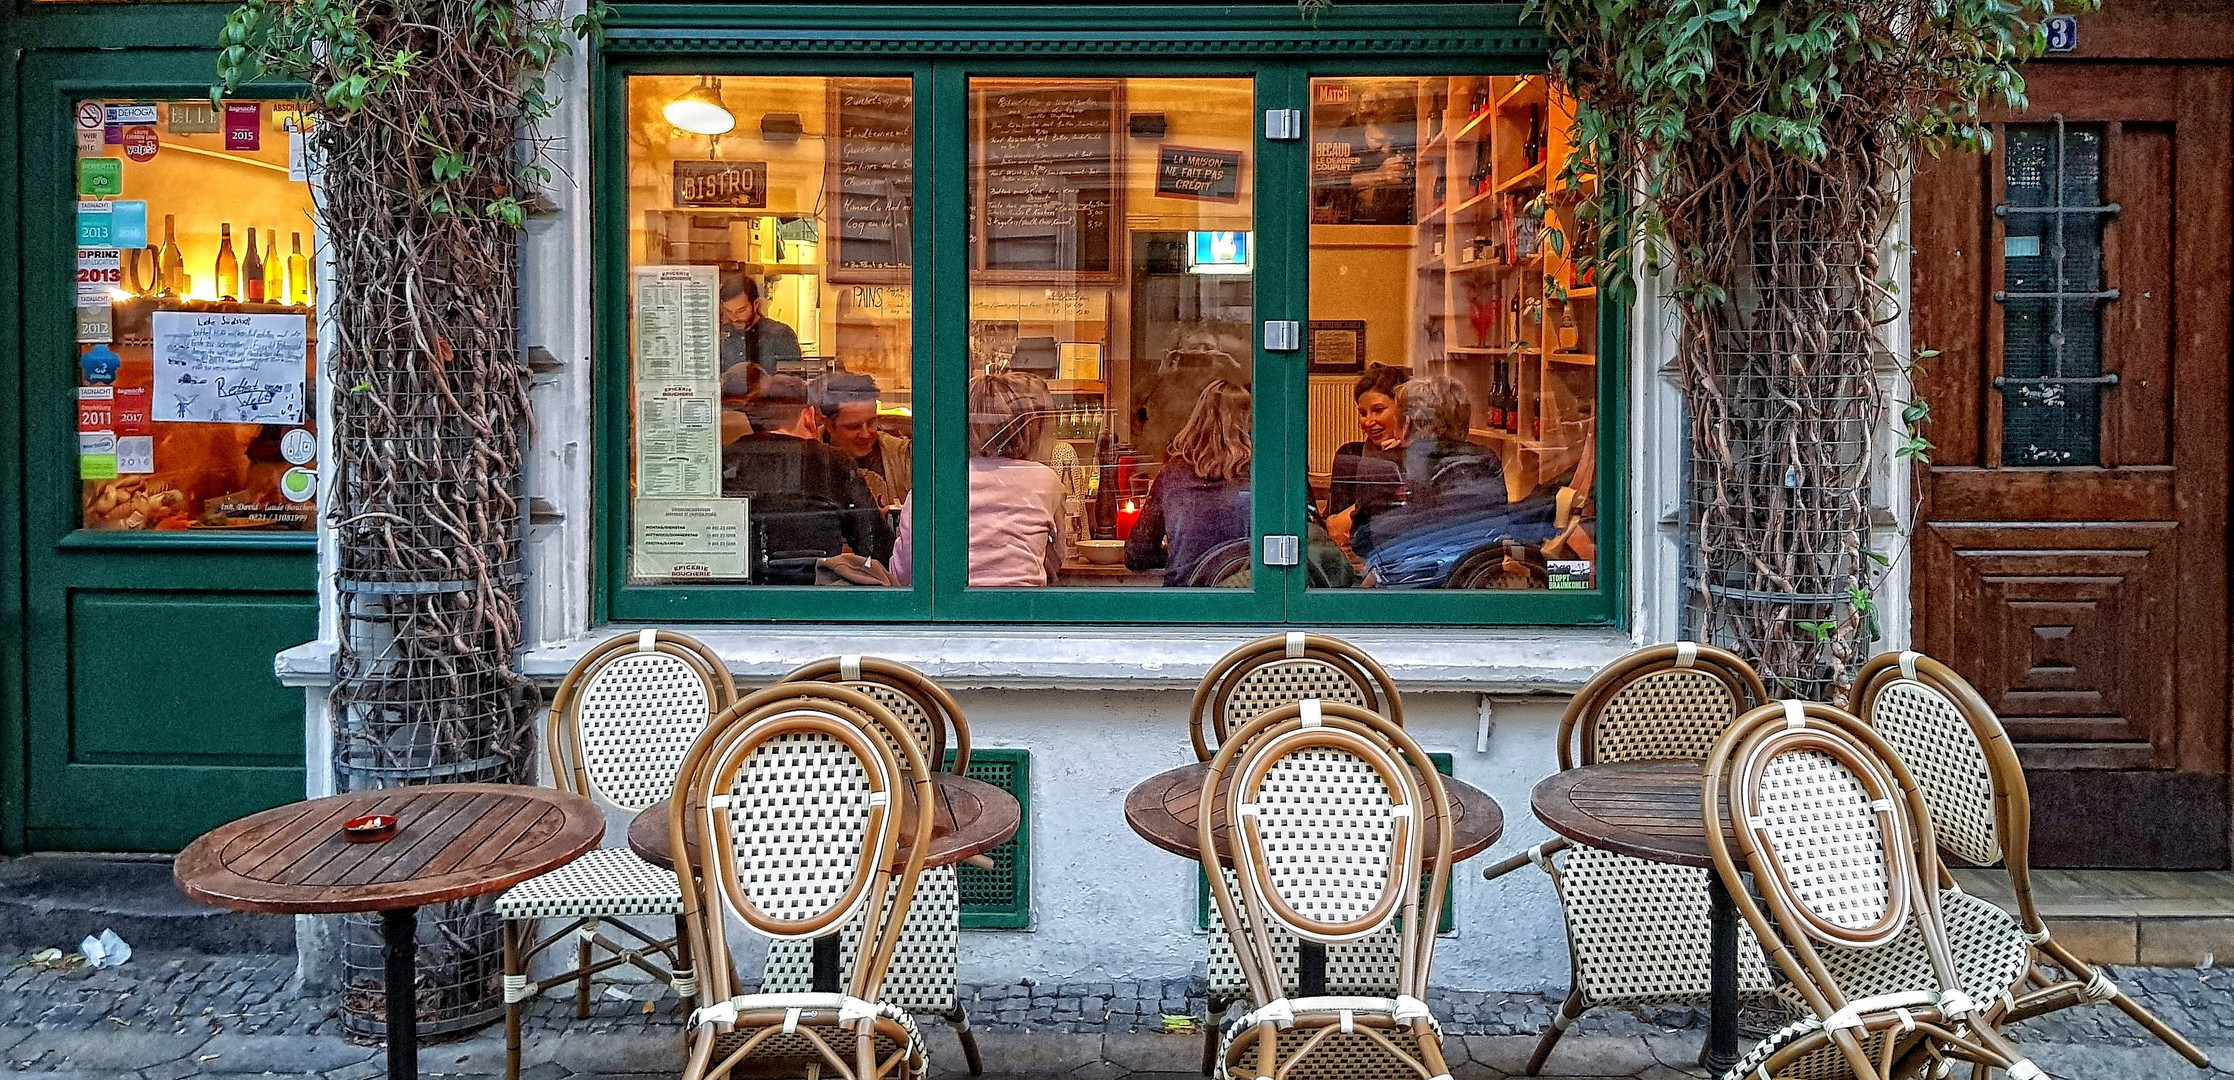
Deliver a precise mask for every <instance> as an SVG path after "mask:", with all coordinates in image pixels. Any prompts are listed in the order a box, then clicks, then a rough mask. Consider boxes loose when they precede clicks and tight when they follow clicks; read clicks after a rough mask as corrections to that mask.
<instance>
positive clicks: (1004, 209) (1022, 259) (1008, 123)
mask: <svg viewBox="0 0 2234 1080" xmlns="http://www.w3.org/2000/svg"><path fill="white" fill-rule="evenodd" d="M977 106H978V107H977V116H978V124H979V130H978V137H977V139H976V143H975V145H976V154H975V158H976V160H975V164H976V166H977V169H976V171H977V176H976V190H975V191H974V192H973V195H974V196H975V198H974V199H973V200H972V204H971V211H972V217H973V220H972V222H971V226H972V235H973V236H974V237H975V239H976V251H977V266H978V268H979V269H980V270H982V271H985V272H986V273H987V274H988V275H991V276H993V277H996V278H1004V277H1005V278H1008V279H1011V280H1059V281H1076V280H1079V279H1081V278H1086V279H1091V278H1095V277H1103V278H1114V277H1115V276H1116V273H1117V271H1118V269H1119V268H1118V266H1117V263H1116V260H1117V257H1118V253H1119V244H1118V238H1117V229H1118V226H1119V225H1120V223H1121V222H1122V220H1123V208H1122V206H1121V205H1120V202H1121V199H1122V197H1123V190H1124V161H1123V147H1124V144H1123V129H1124V105H1123V100H1122V92H1121V91H1120V90H1119V87H1118V84H1117V83H1116V82H1113V81H1108V82H1104V81H1083V80H1065V81H1062V82H1059V83H1053V84H1050V83H1034V84H1032V85H1029V86H1003V85H999V84H995V85H994V86H992V87H989V88H984V89H980V90H979V91H978V101H977Z"/></svg>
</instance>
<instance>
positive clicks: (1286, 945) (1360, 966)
mask: <svg viewBox="0 0 2234 1080" xmlns="http://www.w3.org/2000/svg"><path fill="white" fill-rule="evenodd" d="M1220 872H1221V873H1223V874H1224V875H1225V877H1226V880H1227V881H1228V882H1229V883H1232V882H1234V881H1235V879H1234V876H1233V871H1232V870H1230V869H1227V870H1221V871H1220ZM1234 887H1238V885H1236V886H1234ZM1301 941H1302V939H1301V938H1298V937H1296V936H1295V935H1294V934H1292V933H1289V932H1288V931H1286V930H1284V929H1281V928H1279V927H1273V928H1272V951H1273V954H1274V955H1276V956H1278V957H1279V958H1280V978H1281V979H1282V981H1283V982H1284V983H1285V984H1286V985H1289V986H1293V985H1295V982H1296V979H1297V977H1298V972H1299V971H1300V970H1301V969H1300V967H1299V965H1300V963H1301V961H1300V960H1299V959H1298V958H1299V956H1300V955H1301V952H1302V950H1301V948H1300V942H1301ZM1401 951H1402V946H1401V945H1400V944H1399V943H1398V941H1397V938H1396V927H1395V926H1393V925H1392V926H1389V927H1387V928H1385V929H1383V930H1381V931H1380V932H1379V933H1377V934H1374V935H1373V936H1371V937H1368V938H1366V939H1364V940H1362V941H1344V942H1337V943H1335V944H1332V945H1328V946H1327V947H1326V991H1327V993H1330V994H1393V993H1395V992H1396V978H1397V965H1398V963H1399V962H1400V961H1401V960H1402V956H1401V955H1400V954H1401ZM1207 981H1208V984H1209V987H1210V996H1211V997H1213V998H1225V999H1233V1000H1243V1001H1245V1000H1247V999H1248V997H1249V983H1248V980H1247V979H1245V978H1244V977H1243V976H1242V974H1241V960H1240V958H1239V957H1236V956H1235V955H1234V954H1233V938H1232V936H1231V935H1229V934H1227V933H1226V920H1225V916H1223V915H1221V914H1220V913H1219V911H1218V906H1217V905H1216V904H1212V905H1211V906H1210V973H1209V978H1208V980H1207Z"/></svg>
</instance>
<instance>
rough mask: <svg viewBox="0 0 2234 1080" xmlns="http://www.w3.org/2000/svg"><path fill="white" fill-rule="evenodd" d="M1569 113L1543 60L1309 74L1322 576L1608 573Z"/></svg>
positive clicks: (1556, 584) (1409, 580) (1370, 584)
mask: <svg viewBox="0 0 2234 1080" xmlns="http://www.w3.org/2000/svg"><path fill="white" fill-rule="evenodd" d="M1572 117H1573V107H1572V105H1571V103H1569V102H1568V101H1567V100H1566V99H1565V98H1563V97H1562V96H1561V95H1559V94H1557V93H1554V92H1548V91H1547V87H1546V85H1545V80H1544V79H1543V77H1541V76H1529V77H1519V76H1492V77H1479V76H1459V77H1435V78H1419V79H1405V78H1350V79H1317V80H1314V81H1313V82H1312V84H1311V322H1310V327H1309V329H1308V331H1307V333H1306V335H1305V336H1306V344H1307V346H1308V347H1309V350H1310V364H1311V374H1310V389H1309V409H1308V415H1309V424H1310V431H1309V437H1308V441H1307V445H1308V448H1309V450H1308V464H1307V468H1308V469H1309V471H1310V481H1311V492H1312V498H1313V501H1314V507H1313V508H1314V510H1315V511H1316V512H1317V514H1316V516H1315V519H1314V520H1315V523H1314V525H1313V528H1312V536H1313V541H1314V543H1313V545H1312V549H1313V551H1314V553H1316V552H1317V550H1318V549H1319V547H1320V546H1321V545H1322V544H1324V545H1331V546H1333V547H1334V548H1336V549H1338V550H1339V552H1340V556H1341V557H1340V558H1339V559H1330V560H1327V561H1328V564H1329V566H1330V569H1329V570H1328V571H1326V572H1314V573H1313V574H1312V578H1311V584H1312V586H1313V587H1315V588H1328V587H1343V586H1348V587H1362V588H1381V589H1410V588H1442V589H1546V588H1549V589H1590V588H1595V587H1596V584H1597V575H1596V565H1597V564H1596V542H1595V533H1596V529H1597V522H1596V518H1595V514H1594V511H1593V509H1592V503H1591V487H1592V474H1593V472H1594V470H1593V467H1592V466H1593V463H1594V460H1595V458H1596V456H1597V440H1596V432H1597V414H1598V400H1597V385H1598V372H1597V351H1598V332H1597V328H1598V299H1597V288H1596V286H1595V283H1594V282H1593V281H1592V280H1591V279H1590V278H1589V277H1588V276H1586V275H1581V274H1578V272H1577V268H1576V266H1575V264H1574V262H1573V261H1572V260H1571V259H1570V258H1568V256H1569V254H1570V252H1569V250H1568V247H1567V242H1568V241H1567V238H1568V237H1571V236H1575V235H1578V234H1579V232H1578V230H1577V229H1576V228H1575V214H1574V211H1575V207H1576V203H1577V202H1578V200H1579V198H1580V196H1581V195H1582V194H1583V192H1584V190H1585V188H1586V186H1587V185H1588V184H1589V183H1590V180H1589V178H1587V177H1580V178H1578V177H1574V176H1572V175H1571V174H1570V171H1569V170H1568V169H1567V167H1566V166H1567V157H1568V144H1567V129H1568V124H1569V123H1570V121H1571V119H1572ZM1321 521H1323V524H1324V529H1323V532H1322V530H1321V528H1320V526H1319V524H1317V523H1316V522H1321ZM1314 562H1316V560H1314ZM1344 564H1346V566H1345V565H1344ZM1345 570H1346V571H1347V573H1344V572H1343V571H1345Z"/></svg>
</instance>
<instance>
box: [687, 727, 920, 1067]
mask: <svg viewBox="0 0 2234 1080" xmlns="http://www.w3.org/2000/svg"><path fill="white" fill-rule="evenodd" d="M930 768H931V767H930V764H929V762H928V761H927V759H926V758H925V757H924V754H923V751H922V749H921V747H920V746H918V745H917V742H916V738H915V736H914V735H913V734H912V733H911V732H909V731H908V729H907V726H906V725H905V724H904V723H902V722H901V721H900V720H899V719H898V718H896V717H895V716H894V715H893V714H892V712H891V710H889V709H887V708H885V706H884V705H882V704H880V703H879V702H878V701H877V700H876V699H874V698H872V697H870V696H869V695H867V694H865V693H862V692H861V691H858V690H854V689H851V688H848V687H846V686H842V685H837V684H834V683H827V682H784V683H778V684H777V685H775V686H772V687H769V688H768V689H765V690H762V691H759V692H758V693H754V694H751V695H748V696H746V697H745V698H743V699H741V700H739V701H738V702H737V703H736V704H735V705H733V706H731V707H730V708H729V709H727V710H725V711H724V712H723V713H722V714H721V715H719V716H717V717H715V718H714V720H713V722H712V723H711V724H710V725H709V726H708V727H707V729H706V732H705V734H704V735H703V736H701V737H700V738H699V740H698V742H697V743H696V744H695V745H694V746H693V747H692V748H691V750H690V754H689V757H688V758H687V759H686V760H685V761H684V763H683V766H682V769H681V771H680V774H679V779H678V782H677V788H676V795H675V798H674V800H673V801H672V802H671V804H670V814H669V822H668V829H669V837H670V840H671V842H672V845H673V850H674V851H675V852H676V853H677V857H676V863H675V870H676V873H675V877H676V880H677V881H678V882H680V883H682V884H683V885H684V886H685V897H684V902H683V909H684V920H685V922H686V923H687V924H688V927H689V932H690V933H691V934H692V935H693V937H694V938H695V939H696V940H697V941H699V942H700V943H701V944H702V947H703V948H704V949H705V950H706V953H707V955H709V956H727V955H729V944H728V930H727V926H726V922H727V920H726V919H725V918H724V914H725V913H727V914H730V915H734V916H735V917H736V918H738V919H739V920H741V921H742V922H743V923H744V924H745V925H746V926H747V927H749V928H750V929H751V931H752V932H754V933H756V934H759V935H761V936H764V937H766V938H769V939H771V940H772V941H776V942H786V941H812V940H814V939H816V938H819V937H823V936H825V935H828V934H830V933H832V932H833V931H839V930H841V929H843V928H847V927H851V926H855V925H857V926H858V937H857V938H856V939H855V941H854V944H853V947H852V948H851V950H850V954H851V955H850V957H847V956H845V955H844V953H843V952H841V957H840V960H839V962H838V964H837V976H838V984H839V988H838V989H835V990H831V989H822V990H814V989H809V990H804V991H780V992H761V993H754V994H744V993H739V987H738V986H737V985H736V983H735V980H734V977H733V976H732V975H731V973H730V971H729V966H728V965H727V964H713V963H709V964H708V965H707V969H708V975H707V984H706V989H707V994H706V999H707V1000H708V1001H709V1002H710V1003H711V1004H708V1005H706V1006H704V1007H702V1008H700V1009H698V1010H697V1011H696V1012H695V1013H693V1014H692V1016H691V1023H690V1030H689V1039H690V1054H689V1059H688V1064H687V1065H686V1067H685V1070H684V1074H683V1075H684V1077H685V1080H709V1078H714V1080H720V1078H726V1077H728V1076H730V1075H732V1073H733V1072H734V1071H736V1070H739V1069H740V1068H741V1067H742V1068H745V1069H749V1070H750V1071H751V1072H753V1073H754V1074H759V1073H761V1072H763V1071H764V1070H768V1069H781V1070H782V1071H783V1074H785V1075H802V1074H803V1075H807V1076H825V1075H826V1076H831V1077H836V1078H839V1080H883V1078H895V1080H921V1078H922V1077H923V1076H924V1074H925V1072H926V1071H927V1069H928V1066H929V1057H928V1054H927V1053H926V1051H925V1048H924V1045H923V1041H922V1038H921V1036H920V1034H919V1032H918V1031H917V1029H916V1025H915V1020H914V1019H913V1017H911V1016H910V1015H909V1013H908V1012H907V1010H905V1009H904V1008H902V1007H900V1006H899V1005H897V1004H895V1003H893V1002H892V1001H890V1000H887V999H886V998H884V997H883V996H882V988H883V985H884V982H885V979H886V976H887V974H888V973H889V971H890V969H891V966H892V960H893V955H894V953H895V952H896V951H897V950H898V948H899V946H900V942H901V937H902V927H903V926H904V925H905V924H906V922H907V919H908V913H909V908H910V906H911V904H912V903H913V901H914V898H915V891H916V886H917V883H918V882H919V881H920V880H921V878H922V873H923V861H924V856H925V855H926V853H927V852H928V849H929V847H930V839H931V824H932V816H933V815H932V813H931V812H930V806H931V799H932V789H931V772H930ZM694 838H698V839H703V841H704V844H703V846H702V847H701V848H699V849H697V850H695V851H694V849H693V847H692V844H691V841H692V840H693V839H694Z"/></svg>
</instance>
